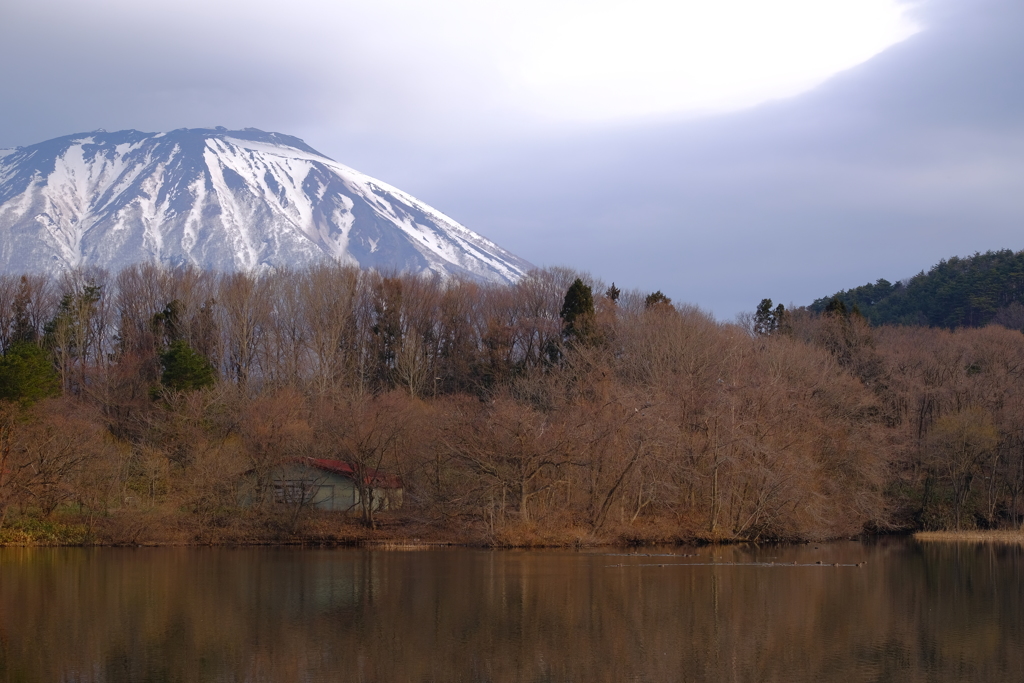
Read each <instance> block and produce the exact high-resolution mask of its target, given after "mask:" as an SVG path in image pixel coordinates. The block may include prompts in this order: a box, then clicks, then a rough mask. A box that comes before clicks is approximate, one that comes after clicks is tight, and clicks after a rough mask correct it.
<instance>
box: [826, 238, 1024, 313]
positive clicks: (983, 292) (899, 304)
mask: <svg viewBox="0 0 1024 683" xmlns="http://www.w3.org/2000/svg"><path fill="white" fill-rule="evenodd" d="M833 301H836V302H842V303H843V305H844V306H845V307H846V308H847V309H849V310H854V309H856V310H857V311H858V312H859V313H861V314H862V315H863V316H864V317H865V318H867V319H868V321H869V322H871V323H872V324H873V325H928V326H931V327H945V328H948V329H956V328H959V327H984V326H985V325H988V324H989V323H993V322H994V323H997V324H1000V325H1004V326H1006V327H1010V328H1012V329H1017V330H1020V329H1024V251H1020V252H1017V253H1014V252H1012V251H1010V250H1009V249H1003V250H1000V251H988V252H985V253H984V254H975V255H974V256H968V257H966V258H957V257H955V256H954V257H953V258H951V259H949V260H948V261H947V260H944V261H940V262H939V263H938V264H937V265H935V266H933V267H932V268H931V269H930V270H929V271H928V272H927V273H925V272H923V271H922V272H920V273H918V274H917V275H915V276H914V277H912V278H910V279H909V280H905V281H902V282H896V283H895V284H893V283H891V282H889V281H888V280H885V279H880V280H878V281H877V282H875V283H874V284H871V283H868V284H866V285H862V286H861V287H855V288H854V289H848V290H844V291H841V292H837V293H836V294H834V295H833V296H830V297H824V298H821V299H817V300H815V302H814V303H813V304H811V306H810V307H809V308H810V309H811V310H812V311H814V312H815V313H823V312H824V311H825V309H826V308H827V307H828V306H829V304H831V303H832V302H833ZM833 305H834V304H833Z"/></svg>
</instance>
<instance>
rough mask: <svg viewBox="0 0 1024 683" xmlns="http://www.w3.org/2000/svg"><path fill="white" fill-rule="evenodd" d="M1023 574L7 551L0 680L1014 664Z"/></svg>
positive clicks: (763, 561)
mask: <svg viewBox="0 0 1024 683" xmlns="http://www.w3.org/2000/svg"><path fill="white" fill-rule="evenodd" d="M819 562H821V564H818V563H819ZM794 563H796V564H794ZM861 563H863V564H861ZM837 564H838V565H839V566H835V565H837ZM1022 587H1024V552H1022V549H1021V548H1019V547H1013V546H983V545H946V544H942V545H940V544H919V543H916V542H914V541H911V540H904V539H890V540H881V541H877V542H872V543H858V542H852V541H851V542H843V543H828V544H818V545H815V544H810V545H798V546H761V547H754V546H728V547H715V548H710V547H707V548H668V549H660V550H650V549H644V550H642V551H640V552H636V553H634V552H629V551H625V550H607V549H601V550H584V551H573V550H530V551H515V550H499V551H490V550H475V549H438V550H410V551H402V550H366V549H347V548H343V549H293V548H245V549H232V548H134V549H112V548H85V549H82V548H66V549H51V548H5V549H0V681H48V682H49V681H75V682H86V681H132V682H139V681H152V682H158V681H417V682H420V681H494V682H499V681H530V682H534V681H581V682H593V681H787V682H800V681H808V682H809V681H814V682H815V683H821V682H822V681H899V682H900V683H909V682H912V681H963V680H972V681H1011V680H1024V589H1022Z"/></svg>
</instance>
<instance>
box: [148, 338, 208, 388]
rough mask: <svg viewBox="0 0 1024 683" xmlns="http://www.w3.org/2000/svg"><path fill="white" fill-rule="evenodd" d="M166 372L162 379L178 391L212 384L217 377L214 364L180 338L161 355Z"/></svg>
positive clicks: (161, 361)
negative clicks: (214, 372)
mask: <svg viewBox="0 0 1024 683" xmlns="http://www.w3.org/2000/svg"><path fill="white" fill-rule="evenodd" d="M160 363H161V364H162V365H163V368H164V372H163V375H162V376H161V378H160V381H161V382H162V383H163V385H164V386H166V387H168V388H170V389H174V390H176V391H193V390H195V389H202V388H203V387H208V386H211V385H212V384H213V383H214V381H215V377H214V374H213V366H212V365H210V361H208V360H207V359H206V358H205V357H203V356H202V355H201V354H198V353H196V352H195V351H193V350H192V347H190V346H189V345H188V343H187V342H185V341H183V340H178V341H176V342H174V343H173V344H171V346H170V347H169V348H168V349H167V351H165V352H164V353H162V354H161V355H160Z"/></svg>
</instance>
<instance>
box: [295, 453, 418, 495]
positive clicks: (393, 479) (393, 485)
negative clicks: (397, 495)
mask: <svg viewBox="0 0 1024 683" xmlns="http://www.w3.org/2000/svg"><path fill="white" fill-rule="evenodd" d="M303 460H305V461H306V462H308V463H309V464H310V465H312V466H313V467H316V468H318V469H321V470H324V471H326V472H334V473H335V474H340V475H341V476H343V477H348V478H349V479H353V480H354V479H355V478H356V470H355V467H353V466H352V464H351V463H348V462H345V461H344V460H326V459H324V458H303ZM365 485H367V486H371V485H372V486H373V487H374V488H380V489H400V488H402V479H401V478H400V477H398V476H397V475H394V474H387V473H385V472H381V471H380V470H375V469H373V468H372V467H367V468H366V478H365Z"/></svg>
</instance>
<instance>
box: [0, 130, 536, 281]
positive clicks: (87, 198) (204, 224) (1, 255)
mask: <svg viewBox="0 0 1024 683" xmlns="http://www.w3.org/2000/svg"><path fill="white" fill-rule="evenodd" d="M321 259H334V260H336V261H340V262H342V263H348V264H358V265H359V266H361V267H363V268H378V269H382V270H383V269H387V270H398V271H412V272H424V271H426V272H434V273H438V274H442V275H461V276H468V277H471V278H475V279H478V280H485V281H494V282H514V281H516V280H517V279H519V278H520V277H521V276H522V275H523V274H524V273H525V272H526V271H527V270H528V269H529V268H530V267H531V266H530V264H529V263H527V262H526V261H524V260H523V259H521V258H519V257H517V256H515V255H513V254H511V253H509V252H507V251H505V250H504V249H502V248H501V247H499V246H497V245H496V244H494V243H493V242H491V241H489V240H487V239H485V238H484V237H481V236H480V235H478V234H476V233H475V232H473V231H471V230H468V229H467V228H465V227H463V226H462V225H459V224H458V223H457V222H455V221H454V220H452V219H451V218H449V217H447V216H445V215H444V214H443V213H441V212H439V211H437V210H435V209H433V208H431V207H430V206H427V205H426V204H424V203H423V202H421V201H419V200H417V199H416V198H414V197H412V196H410V195H408V194H406V193H405V192H402V191H401V190H398V189H397V188H394V187H391V186H390V185H388V184H386V183H383V182H381V181H379V180H375V179H373V178H371V177H369V176H367V175H364V174H362V173H359V172H358V171H355V170H353V169H351V168H348V167H347V166H344V165H342V164H339V163H337V162H336V161H334V160H332V159H330V158H328V157H326V156H324V155H323V154H321V153H319V152H317V151H316V150H315V149H313V148H311V147H309V146H308V145H307V144H306V143H304V142H303V141H302V140H299V139H298V138H295V137H291V136H288V135H282V134H280V133H266V132H263V131H260V130H256V129H253V128H247V129H245V130H241V131H238V130H235V131H232V130H227V129H224V128H215V129H181V130H175V131H171V132H169V133H142V132H139V131H136V130H125V131H119V132H116V133H107V132H105V131H95V132H92V133H82V134H79V135H68V136H65V137H61V138H55V139H53V140H48V141H46V142H41V143H39V144H36V145H31V146H29V147H23V148H18V149H13V150H12V149H5V150H0V270H2V271H6V272H45V271H51V272H52V271H58V270H61V269H67V268H75V267H80V266H100V267H103V268H107V269H109V270H117V269H119V268H121V267H123V266H126V265H128V264H131V263H138V262H143V261H151V262H158V263H162V264H166V265H169V266H174V265H182V264H193V265H196V266H199V267H202V268H207V269H214V270H220V271H238V270H260V269H265V268H277V267H284V266H289V267H301V266H303V265H307V264H309V263H311V262H315V261H317V260H321Z"/></svg>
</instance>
